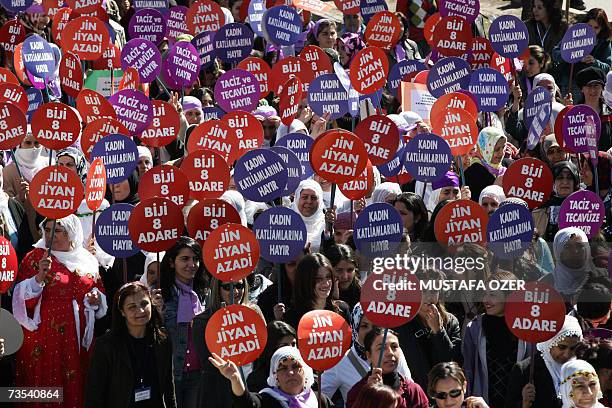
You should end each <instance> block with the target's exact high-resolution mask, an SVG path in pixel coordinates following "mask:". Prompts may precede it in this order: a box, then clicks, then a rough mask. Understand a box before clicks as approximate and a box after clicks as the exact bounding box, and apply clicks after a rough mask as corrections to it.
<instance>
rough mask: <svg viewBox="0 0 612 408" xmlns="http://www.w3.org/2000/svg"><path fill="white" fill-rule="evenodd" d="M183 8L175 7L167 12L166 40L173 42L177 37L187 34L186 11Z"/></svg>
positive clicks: (186, 9)
mask: <svg viewBox="0 0 612 408" xmlns="http://www.w3.org/2000/svg"><path fill="white" fill-rule="evenodd" d="M188 10H189V9H188V8H187V7H185V6H175V7H172V8H171V9H170V11H169V12H168V19H167V20H166V26H167V27H168V38H170V40H171V41H174V39H176V38H177V37H178V36H179V35H181V34H185V33H188V32H189V28H187V11H188Z"/></svg>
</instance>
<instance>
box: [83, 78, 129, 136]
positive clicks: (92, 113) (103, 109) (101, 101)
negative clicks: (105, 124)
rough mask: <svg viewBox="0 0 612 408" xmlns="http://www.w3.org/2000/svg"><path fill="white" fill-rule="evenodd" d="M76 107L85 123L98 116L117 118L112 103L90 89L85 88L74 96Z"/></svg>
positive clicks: (98, 117)
mask: <svg viewBox="0 0 612 408" xmlns="http://www.w3.org/2000/svg"><path fill="white" fill-rule="evenodd" d="M76 107H77V110H78V111H79V113H80V114H81V117H82V118H83V121H84V122H85V123H91V122H93V121H94V120H96V119H100V118H111V119H117V114H116V113H115V108H113V105H111V103H110V102H109V101H108V100H107V99H106V98H105V97H103V96H102V95H100V94H99V93H97V92H96V91H94V90H91V89H87V88H85V89H83V90H82V91H81V92H80V93H79V96H77V98H76ZM127 134H128V133H126V135H127Z"/></svg>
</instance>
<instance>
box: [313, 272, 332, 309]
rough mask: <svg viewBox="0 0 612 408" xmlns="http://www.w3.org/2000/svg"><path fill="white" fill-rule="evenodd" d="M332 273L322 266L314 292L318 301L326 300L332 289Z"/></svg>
mask: <svg viewBox="0 0 612 408" xmlns="http://www.w3.org/2000/svg"><path fill="white" fill-rule="evenodd" d="M332 280H333V278H332V273H331V271H329V270H328V269H327V268H325V267H323V266H321V267H320V268H319V270H318V271H317V277H316V278H315V287H314V294H315V298H316V300H318V301H322V300H326V299H327V298H328V297H329V295H330V293H331V290H332Z"/></svg>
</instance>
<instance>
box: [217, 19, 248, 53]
mask: <svg viewBox="0 0 612 408" xmlns="http://www.w3.org/2000/svg"><path fill="white" fill-rule="evenodd" d="M214 42H215V49H216V55H217V57H218V58H219V59H220V60H221V61H223V62H229V63H236V62H240V61H242V60H243V59H245V58H246V57H248V56H249V54H250V53H251V50H252V49H253V32H252V31H251V30H250V29H249V28H248V27H247V26H246V25H244V24H242V23H230V24H225V25H223V26H221V28H220V29H219V31H217V32H216V34H215V41H214Z"/></svg>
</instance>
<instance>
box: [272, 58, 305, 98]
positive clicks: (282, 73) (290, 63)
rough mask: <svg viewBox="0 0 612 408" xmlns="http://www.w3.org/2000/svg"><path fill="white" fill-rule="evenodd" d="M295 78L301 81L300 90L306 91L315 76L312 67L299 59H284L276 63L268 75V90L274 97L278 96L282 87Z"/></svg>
mask: <svg viewBox="0 0 612 408" xmlns="http://www.w3.org/2000/svg"><path fill="white" fill-rule="evenodd" d="M294 76H297V77H298V78H300V81H302V90H303V91H307V90H308V84H310V83H311V82H312V80H313V79H314V77H315V74H314V72H313V70H312V67H311V65H310V64H309V63H307V62H306V60H303V59H302V58H299V57H286V58H283V59H282V60H280V61H278V62H277V63H276V64H274V66H273V67H272V72H271V74H270V77H269V78H270V89H271V90H272V92H274V93H275V94H276V95H280V91H281V89H282V87H283V85H284V84H285V83H286V82H287V81H288V80H290V79H291V78H293V77H294Z"/></svg>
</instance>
